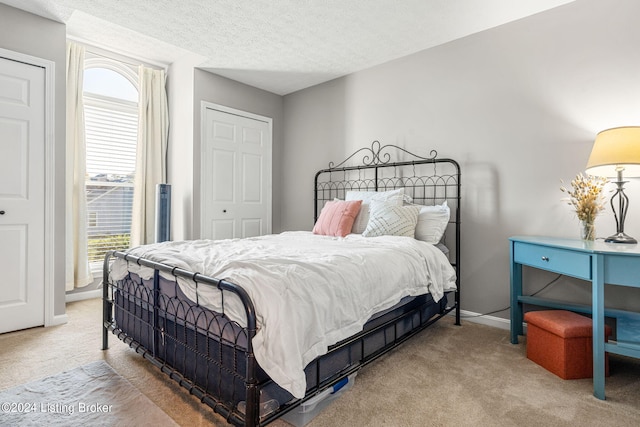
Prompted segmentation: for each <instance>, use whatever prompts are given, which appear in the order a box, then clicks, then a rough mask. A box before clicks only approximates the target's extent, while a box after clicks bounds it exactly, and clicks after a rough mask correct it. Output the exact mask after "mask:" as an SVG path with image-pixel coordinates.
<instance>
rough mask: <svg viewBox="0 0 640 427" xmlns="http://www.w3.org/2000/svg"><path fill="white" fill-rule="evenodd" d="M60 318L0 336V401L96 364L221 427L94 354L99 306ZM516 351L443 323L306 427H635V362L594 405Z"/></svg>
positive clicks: (140, 366) (584, 390)
mask: <svg viewBox="0 0 640 427" xmlns="http://www.w3.org/2000/svg"><path fill="white" fill-rule="evenodd" d="M67 312H68V315H69V320H70V321H69V323H68V324H66V325H61V326H56V327H52V328H46V329H45V328H35V329H30V330H26V331H19V332H14V333H9V334H3V335H0V391H2V390H4V389H7V388H11V387H13V386H15V385H18V384H23V383H26V382H30V381H33V380H36V379H39V378H43V377H46V376H50V375H54V374H57V373H60V372H62V371H65V370H69V369H72V368H75V367H77V366H81V365H84V364H87V363H89V362H92V361H96V360H104V361H106V362H107V363H108V364H109V365H110V366H111V367H112V368H113V369H114V371H116V372H117V373H118V374H119V375H121V376H122V377H124V378H126V379H127V380H128V381H129V382H130V383H131V384H132V385H133V386H134V387H135V388H136V389H138V390H139V391H140V392H141V393H143V394H144V395H145V396H147V397H148V398H149V400H151V401H152V402H153V403H154V404H155V405H157V406H158V407H160V408H161V409H162V410H163V411H164V412H165V413H166V414H167V415H168V416H169V417H171V418H172V419H173V420H174V421H175V422H176V423H177V424H179V425H181V426H210V425H216V426H223V425H227V424H226V422H225V421H224V419H222V418H221V417H220V416H218V415H216V414H215V413H214V412H213V411H212V410H211V409H210V408H209V407H207V406H205V405H203V404H201V403H200V401H199V400H198V399H197V398H195V397H194V396H191V395H189V393H188V392H187V391H186V390H184V389H183V388H181V387H180V386H179V385H178V384H177V383H175V381H173V380H171V379H168V378H167V377H166V375H164V374H162V373H160V371H159V370H158V369H157V368H155V367H154V366H152V365H151V364H150V363H148V362H147V361H145V360H143V359H142V357H141V356H139V355H138V354H136V353H135V352H134V351H133V350H131V349H130V348H129V347H128V346H127V345H125V344H123V343H121V342H119V341H118V340H117V339H116V338H115V336H113V335H111V336H110V348H109V350H107V351H101V350H100V345H101V335H100V322H101V303H100V300H88V301H81V302H76V303H71V304H68V305H67ZM525 350H526V347H525V344H524V343H522V344H520V345H512V344H511V343H510V342H509V332H508V331H505V330H501V329H496V328H491V327H488V326H483V325H478V324H475V323H471V322H469V321H464V320H463V326H461V327H459V326H455V325H453V319H451V320H450V319H444V321H440V322H438V323H437V324H435V325H434V326H433V327H431V328H429V329H427V330H426V331H423V332H422V333H420V334H418V335H417V336H415V337H413V338H412V339H411V340H409V341H408V342H406V343H405V344H403V345H402V346H400V347H399V348H398V349H396V350H394V351H393V352H392V353H390V354H388V355H386V356H383V357H382V358H381V359H379V360H377V361H375V362H373V363H371V364H370V365H368V366H366V367H364V368H363V369H361V370H360V371H359V373H358V376H357V377H356V380H355V384H354V386H353V387H352V388H351V389H349V390H348V391H347V392H345V393H344V395H343V396H342V397H341V398H340V399H338V400H336V401H335V402H333V403H332V404H331V405H330V406H329V407H327V409H326V410H325V411H324V412H322V413H321V414H320V415H318V416H317V417H316V418H315V419H314V420H313V421H312V422H311V423H310V424H309V425H308V427H324V426H327V427H329V426H331V427H333V426H372V427H373V426H408V427H412V426H532V427H541V426H638V425H640V360H636V359H629V358H624V357H621V356H613V355H612V356H611V357H610V367H611V376H610V377H609V378H607V380H606V394H607V400H606V401H600V400H598V399H596V398H594V397H593V396H592V383H591V380H590V379H585V380H571V381H565V380H562V379H560V378H558V377H556V376H555V375H553V374H551V373H549V372H547V371H546V370H545V369H543V368H541V367H540V366H538V365H536V364H535V363H533V362H531V361H529V360H528V359H527V358H526V355H525ZM0 415H1V414H0ZM155 426H160V424H156V425H155ZM272 426H274V427H283V426H287V424H286V423H284V422H283V421H276V422H275V423H273V424H272Z"/></svg>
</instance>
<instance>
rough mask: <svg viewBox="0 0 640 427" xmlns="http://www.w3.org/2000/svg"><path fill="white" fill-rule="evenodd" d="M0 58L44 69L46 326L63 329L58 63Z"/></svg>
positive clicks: (3, 52)
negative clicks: (58, 311)
mask: <svg viewBox="0 0 640 427" xmlns="http://www.w3.org/2000/svg"><path fill="white" fill-rule="evenodd" d="M0 57H3V58H6V59H9V60H12V61H17V62H23V63H25V64H27V65H32V66H35V67H40V68H43V69H44V158H45V160H44V163H45V164H44V178H45V183H44V266H43V268H44V326H54V325H61V324H63V323H66V322H67V315H66V314H62V315H58V316H56V315H55V295H56V289H55V275H54V268H53V267H54V259H53V255H54V253H55V234H54V233H55V217H54V215H55V209H54V201H55V184H54V183H55V182H56V180H55V149H54V146H55V126H54V124H55V108H54V106H55V63H54V62H53V61H50V60H48V59H43V58H38V57H35V56H31V55H27V54H24V53H20V52H15V51H12V50H8V49H3V48H0Z"/></svg>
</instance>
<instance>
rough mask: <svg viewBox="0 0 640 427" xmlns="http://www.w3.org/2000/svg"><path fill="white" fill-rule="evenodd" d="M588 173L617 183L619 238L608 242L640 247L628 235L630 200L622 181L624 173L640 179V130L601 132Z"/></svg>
mask: <svg viewBox="0 0 640 427" xmlns="http://www.w3.org/2000/svg"><path fill="white" fill-rule="evenodd" d="M586 172H587V173H588V174H589V175H595V176H604V177H616V179H617V181H613V182H614V184H616V186H617V190H616V192H615V194H614V195H613V196H612V197H611V209H613V215H614V217H615V219H616V234H614V235H613V236H610V237H607V238H606V239H605V242H611V243H637V240H636V239H634V238H633V237H630V236H627V235H626V234H625V233H624V220H625V217H626V216H627V210H628V207H629V198H628V197H627V195H626V194H624V188H623V187H624V184H625V182H626V181H623V180H622V173H623V172H624V175H625V176H627V177H637V176H640V126H624V127H617V128H613V129H607V130H603V131H602V132H600V133H599V134H598V135H597V136H596V140H595V142H594V143H593V149H592V150H591V156H589V162H588V163H587V170H586ZM616 205H617V209H616Z"/></svg>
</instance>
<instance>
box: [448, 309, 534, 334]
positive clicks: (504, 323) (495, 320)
mask: <svg viewBox="0 0 640 427" xmlns="http://www.w3.org/2000/svg"><path fill="white" fill-rule="evenodd" d="M449 314H451V315H455V311H452V312H451V313H449ZM460 320H461V321H462V320H467V321H469V322H474V323H480V324H482V325H487V326H493V327H494V328H499V329H504V330H507V331H510V330H511V320H509V319H503V318H502V317H496V316H489V315H487V314H482V313H475V312H473V311H467V310H460ZM522 326H523V328H524V332H525V334H526V332H527V324H526V323H523V324H522Z"/></svg>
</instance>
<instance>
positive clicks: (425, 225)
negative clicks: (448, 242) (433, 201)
mask: <svg viewBox="0 0 640 427" xmlns="http://www.w3.org/2000/svg"><path fill="white" fill-rule="evenodd" d="M450 216H451V211H450V209H449V206H448V205H447V202H446V200H445V201H444V203H442V204H441V205H435V206H422V207H421V209H420V214H419V215H418V224H417V225H416V235H415V237H416V240H422V241H424V242H428V243H432V244H434V245H435V244H438V243H439V242H440V240H441V239H442V236H443V235H444V232H445V230H446V229H447V224H448V223H449V218H450Z"/></svg>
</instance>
